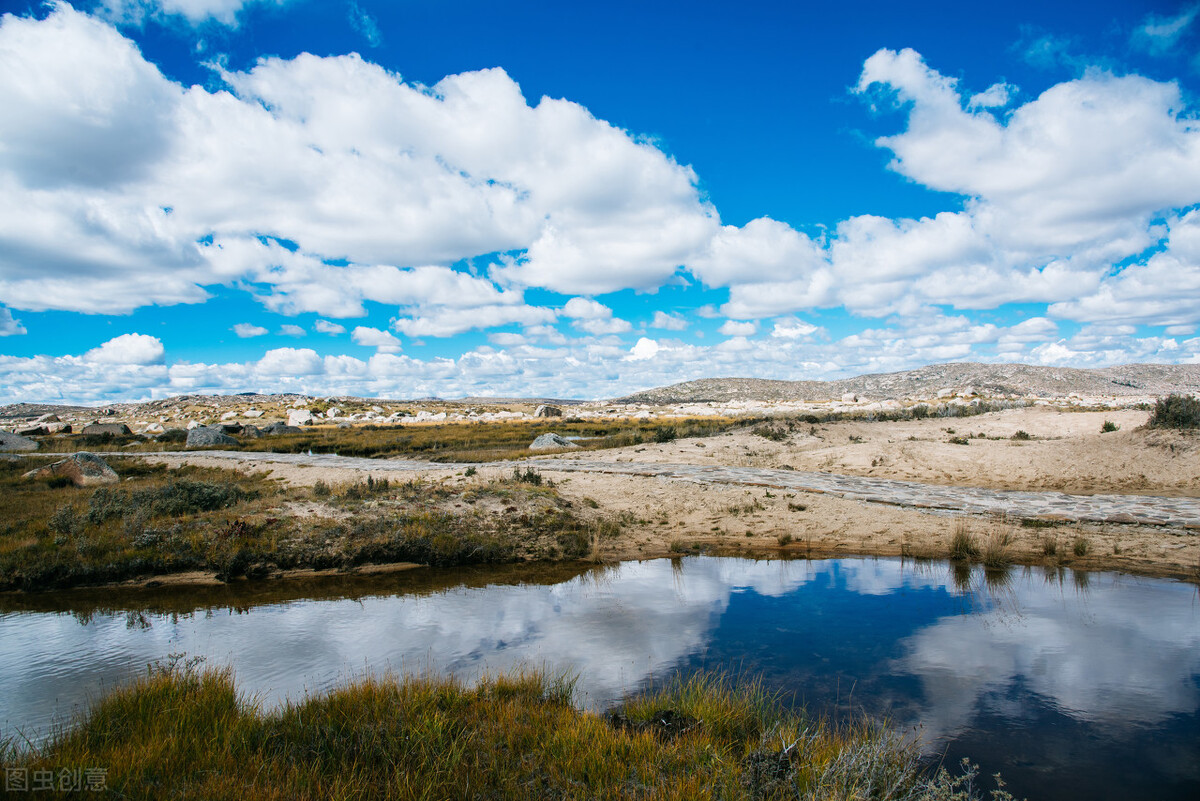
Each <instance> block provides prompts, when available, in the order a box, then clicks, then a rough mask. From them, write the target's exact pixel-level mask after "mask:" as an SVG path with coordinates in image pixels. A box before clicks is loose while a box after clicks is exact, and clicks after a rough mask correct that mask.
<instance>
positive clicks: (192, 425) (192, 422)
mask: <svg viewBox="0 0 1200 801" xmlns="http://www.w3.org/2000/svg"><path fill="white" fill-rule="evenodd" d="M202 425H204V424H203V423H198V422H196V421H195V420H188V424H187V430H188V431H191V430H192V429H193V428H199V427H200V426H202Z"/></svg>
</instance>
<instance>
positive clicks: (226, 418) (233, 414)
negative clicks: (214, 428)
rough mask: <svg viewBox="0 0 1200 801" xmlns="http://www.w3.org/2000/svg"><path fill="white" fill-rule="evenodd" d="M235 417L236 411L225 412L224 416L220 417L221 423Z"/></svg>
mask: <svg viewBox="0 0 1200 801" xmlns="http://www.w3.org/2000/svg"><path fill="white" fill-rule="evenodd" d="M237 416H238V413H237V412H236V411H233V412H225V414H223V415H221V421H222V422H224V421H226V420H232V419H233V418H235V417H237Z"/></svg>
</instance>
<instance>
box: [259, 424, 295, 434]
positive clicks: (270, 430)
mask: <svg viewBox="0 0 1200 801" xmlns="http://www.w3.org/2000/svg"><path fill="white" fill-rule="evenodd" d="M262 433H264V434H271V435H275V434H299V433H300V429H299V428H298V427H297V426H289V425H288V424H287V423H271V425H269V426H266V427H264V428H263V429H262Z"/></svg>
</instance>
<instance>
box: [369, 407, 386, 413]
mask: <svg viewBox="0 0 1200 801" xmlns="http://www.w3.org/2000/svg"><path fill="white" fill-rule="evenodd" d="M371 411H373V412H375V414H383V407H382V406H372V407H371Z"/></svg>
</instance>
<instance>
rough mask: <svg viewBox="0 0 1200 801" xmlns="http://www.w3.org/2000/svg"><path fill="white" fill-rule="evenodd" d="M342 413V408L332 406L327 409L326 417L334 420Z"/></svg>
mask: <svg viewBox="0 0 1200 801" xmlns="http://www.w3.org/2000/svg"><path fill="white" fill-rule="evenodd" d="M341 413H342V410H341V409H339V408H338V407H336V406H330V407H329V409H328V410H326V412H325V419H326V420H332V419H333V418H335V417H337V416H339V415H340V414H341Z"/></svg>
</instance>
